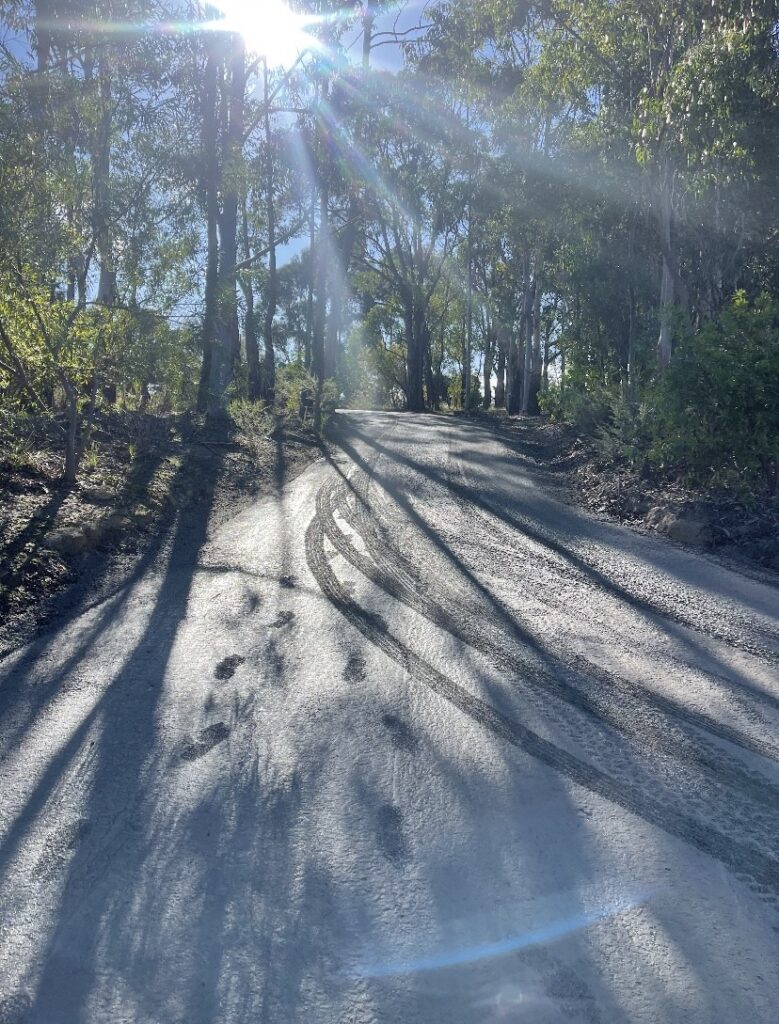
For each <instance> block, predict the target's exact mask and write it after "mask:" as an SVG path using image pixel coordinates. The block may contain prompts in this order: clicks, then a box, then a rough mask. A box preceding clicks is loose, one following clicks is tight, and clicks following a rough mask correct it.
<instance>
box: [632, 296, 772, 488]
mask: <svg viewBox="0 0 779 1024" xmlns="http://www.w3.org/2000/svg"><path fill="white" fill-rule="evenodd" d="M654 399H655V406H656V419H655V423H654V439H653V443H652V447H651V457H652V460H653V461H654V462H655V463H656V464H659V465H662V466H668V467H671V468H673V469H674V470H676V471H677V472H680V473H682V474H683V475H685V476H687V477H688V478H690V479H691V480H693V481H695V482H697V483H711V482H717V483H721V484H727V485H744V484H749V483H754V482H756V481H760V482H762V484H763V485H764V486H765V487H766V489H767V490H768V491H769V493H772V494H773V493H776V490H777V467H778V466H779V309H778V308H777V306H776V304H775V303H774V302H772V301H771V300H769V299H768V298H766V297H763V298H761V299H759V300H758V301H757V302H756V303H754V304H753V305H750V304H749V303H748V301H747V299H746V297H745V296H744V294H743V293H738V294H737V295H736V296H735V298H734V300H733V302H732V304H731V306H730V307H729V308H728V309H727V310H726V311H725V313H724V314H723V315H722V316H721V318H720V320H719V321H718V322H716V323H712V324H708V325H707V326H706V327H704V328H703V330H701V331H699V332H698V333H697V334H690V335H688V336H687V337H685V338H683V340H682V342H681V344H680V345H679V347H678V349H677V351H676V352H675V353H674V358H673V361H672V363H671V366H670V368H669V370H668V372H667V373H666V374H665V376H664V377H663V379H662V380H661V381H660V382H659V384H658V385H657V387H656V389H655V392H654Z"/></svg>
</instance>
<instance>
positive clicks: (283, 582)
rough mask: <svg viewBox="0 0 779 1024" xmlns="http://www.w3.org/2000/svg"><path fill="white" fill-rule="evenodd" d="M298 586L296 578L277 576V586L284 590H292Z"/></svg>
mask: <svg viewBox="0 0 779 1024" xmlns="http://www.w3.org/2000/svg"><path fill="white" fill-rule="evenodd" d="M297 585H298V581H297V577H295V576H279V586H280V587H284V589H285V590H294V589H295V587H296V586H297Z"/></svg>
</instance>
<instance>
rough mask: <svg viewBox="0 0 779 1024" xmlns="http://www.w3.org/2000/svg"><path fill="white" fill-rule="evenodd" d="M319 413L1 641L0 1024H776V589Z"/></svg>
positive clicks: (504, 453)
mask: <svg viewBox="0 0 779 1024" xmlns="http://www.w3.org/2000/svg"><path fill="white" fill-rule="evenodd" d="M338 420H339V424H338V438H339V443H338V449H339V450H338V454H336V455H335V456H334V457H333V458H332V459H331V460H328V461H324V460H323V461H322V462H320V463H318V464H316V465H315V466H314V467H312V468H311V469H310V470H308V471H307V472H305V473H304V474H303V475H302V476H301V477H299V478H298V479H297V480H296V481H295V482H294V483H293V484H291V485H290V486H289V487H288V488H287V489H285V490H284V491H283V492H282V493H280V494H279V495H278V496H277V497H275V498H273V499H270V500H265V501H262V502H261V503H259V504H257V505H256V506H255V507H253V508H250V509H249V510H247V511H246V512H244V513H242V514H241V515H240V516H238V517H237V518H235V519H234V520H232V521H231V522H229V523H228V524H227V525H225V526H223V527H222V528H220V529H219V530H218V532H217V533H216V534H215V535H214V536H212V537H210V538H209V537H207V536H206V534H205V530H204V528H203V527H202V525H198V524H197V523H196V522H195V521H194V520H192V522H190V521H189V520H188V519H187V518H186V517H185V518H184V520H182V524H181V527H180V529H179V530H178V532H177V534H176V536H175V537H174V538H173V541H172V544H171V546H170V548H169V550H168V552H167V555H166V560H165V561H164V563H163V564H160V565H157V566H156V567H154V568H151V569H149V570H148V571H147V572H146V573H145V574H142V575H141V574H139V575H138V577H137V578H135V579H133V580H132V581H130V582H129V583H128V585H127V586H126V587H125V588H124V589H123V590H122V591H120V592H119V593H118V594H117V595H115V596H114V597H113V598H111V599H110V600H109V601H107V602H104V603H103V604H101V605H99V606H97V607H96V608H93V609H91V610H89V611H87V612H86V613H84V614H81V615H79V616H76V617H73V618H72V619H71V620H70V621H69V622H66V623H63V624H62V625H61V626H59V627H58V628H57V630H56V631H55V632H52V633H49V634H47V635H45V636H43V637H41V638H40V639H39V640H38V641H36V643H34V644H33V645H31V646H29V647H26V648H24V649H23V650H20V651H17V652H16V653H14V654H12V655H10V656H9V657H8V658H6V659H5V660H4V661H3V662H2V663H0V792H1V793H2V801H1V802H0V1024H81V1022H83V1024H122V1022H128V1024H130V1022H132V1024H211V1022H225V1024H228V1022H229V1024H239V1022H240V1024H259V1022H269V1024H270V1022H273V1024H276V1022H278V1024H285V1022H298V1021H299V1022H301V1024H302V1022H306V1024H309V1022H311V1024H371V1022H378V1021H382V1022H391V1024H412V1022H414V1024H416V1022H419V1024H466V1022H467V1024H482V1022H486V1021H512V1022H524V1021H528V1022H533V1024H536V1022H538V1024H547V1022H549V1024H552V1022H560V1024H562V1022H593V1024H595V1022H603V1024H612V1022H613V1024H618V1022H634V1021H635V1022H647V1024H649V1022H659V1021H663V1022H690V1024H692V1022H695V1024H739V1022H749V1024H776V1021H777V1020H779V1015H778V1011H777V1007H779V981H778V980H777V973H776V964H777V960H779V957H778V956H777V954H778V953H779V913H778V912H777V907H778V906H779V904H778V903H777V896H778V895H779V849H777V845H778V843H777V840H778V839H779V769H778V768H777V760H778V759H779V730H777V723H778V721H779V682H778V680H779V590H777V588H776V587H775V586H771V585H770V584H768V583H760V582H756V581H755V580H751V579H748V578H746V577H745V576H741V575H739V574H737V573H734V572H732V571H730V570H727V569H725V568H723V567H722V566H720V565H718V564H717V563H716V562H715V561H714V560H713V559H710V558H707V557H702V556H700V555H698V554H695V553H693V552H690V551H686V550H684V549H683V548H680V547H678V546H674V545H671V544H669V543H667V542H661V541H656V540H651V539H648V538H645V537H641V536H638V535H636V534H633V533H630V532H629V531H627V530H624V529H622V528H620V527H618V526H616V525H613V524H609V523H604V522H600V521H597V520H595V519H593V518H591V517H588V516H585V515H583V514H581V513H578V512H576V511H575V510H573V509H571V508H568V507H566V506H563V505H561V504H559V503H558V502H556V501H555V500H554V499H553V498H551V497H550V496H549V494H548V492H547V491H546V490H545V489H544V487H543V485H542V483H541V482H540V480H541V478H540V476H539V474H538V473H537V467H535V466H534V465H533V464H532V460H530V459H529V458H528V456H527V454H526V453H523V452H521V451H510V450H509V449H508V448H506V447H505V446H504V444H503V443H502V442H501V441H500V440H498V439H497V437H496V436H495V435H494V434H492V433H491V432H490V431H488V430H486V429H484V428H481V427H479V426H475V425H468V424H464V423H461V422H458V421H455V420H452V419H446V418H440V417H430V416H427V417H413V416H402V415H391V414H369V413H359V414H358V413H352V414H348V415H346V414H341V415H339V417H338Z"/></svg>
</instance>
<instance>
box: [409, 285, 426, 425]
mask: <svg viewBox="0 0 779 1024" xmlns="http://www.w3.org/2000/svg"><path fill="white" fill-rule="evenodd" d="M412 311H413V312H412V318H411V339H410V342H411V343H410V344H409V345H408V346H407V349H408V351H407V359H406V373H407V377H408V409H409V412H424V410H425V391H424V369H425V347H426V344H425V343H426V338H427V321H426V312H427V311H426V308H425V302H424V298H423V297H422V295H421V290H420V289H419V288H418V287H415V288H414V299H413V306H412Z"/></svg>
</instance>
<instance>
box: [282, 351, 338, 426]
mask: <svg viewBox="0 0 779 1024" xmlns="http://www.w3.org/2000/svg"><path fill="white" fill-rule="evenodd" d="M304 391H308V392H309V393H310V398H311V400H312V401H313V399H314V396H315V395H316V391H317V380H316V377H314V376H313V375H312V374H310V373H309V372H308V371H307V370H306V369H305V367H304V366H303V365H302V364H301V363H289V364H287V365H286V366H282V367H280V368H279V371H278V373H277V375H276V401H277V403H278V405H279V407H280V408H282V409H284V410H285V411H286V412H287V414H288V415H291V416H296V415H297V414H298V413H299V411H300V406H301V393H302V392H304ZM338 399H339V391H338V385H337V383H336V382H335V381H334V380H332V379H328V380H325V381H323V382H322V392H321V399H320V400H321V407H322V423H323V424H324V423H326V422H327V420H328V419H329V418H330V416H332V414H333V413H334V412H335V410H336V408H337V407H338ZM309 425H310V424H309Z"/></svg>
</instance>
